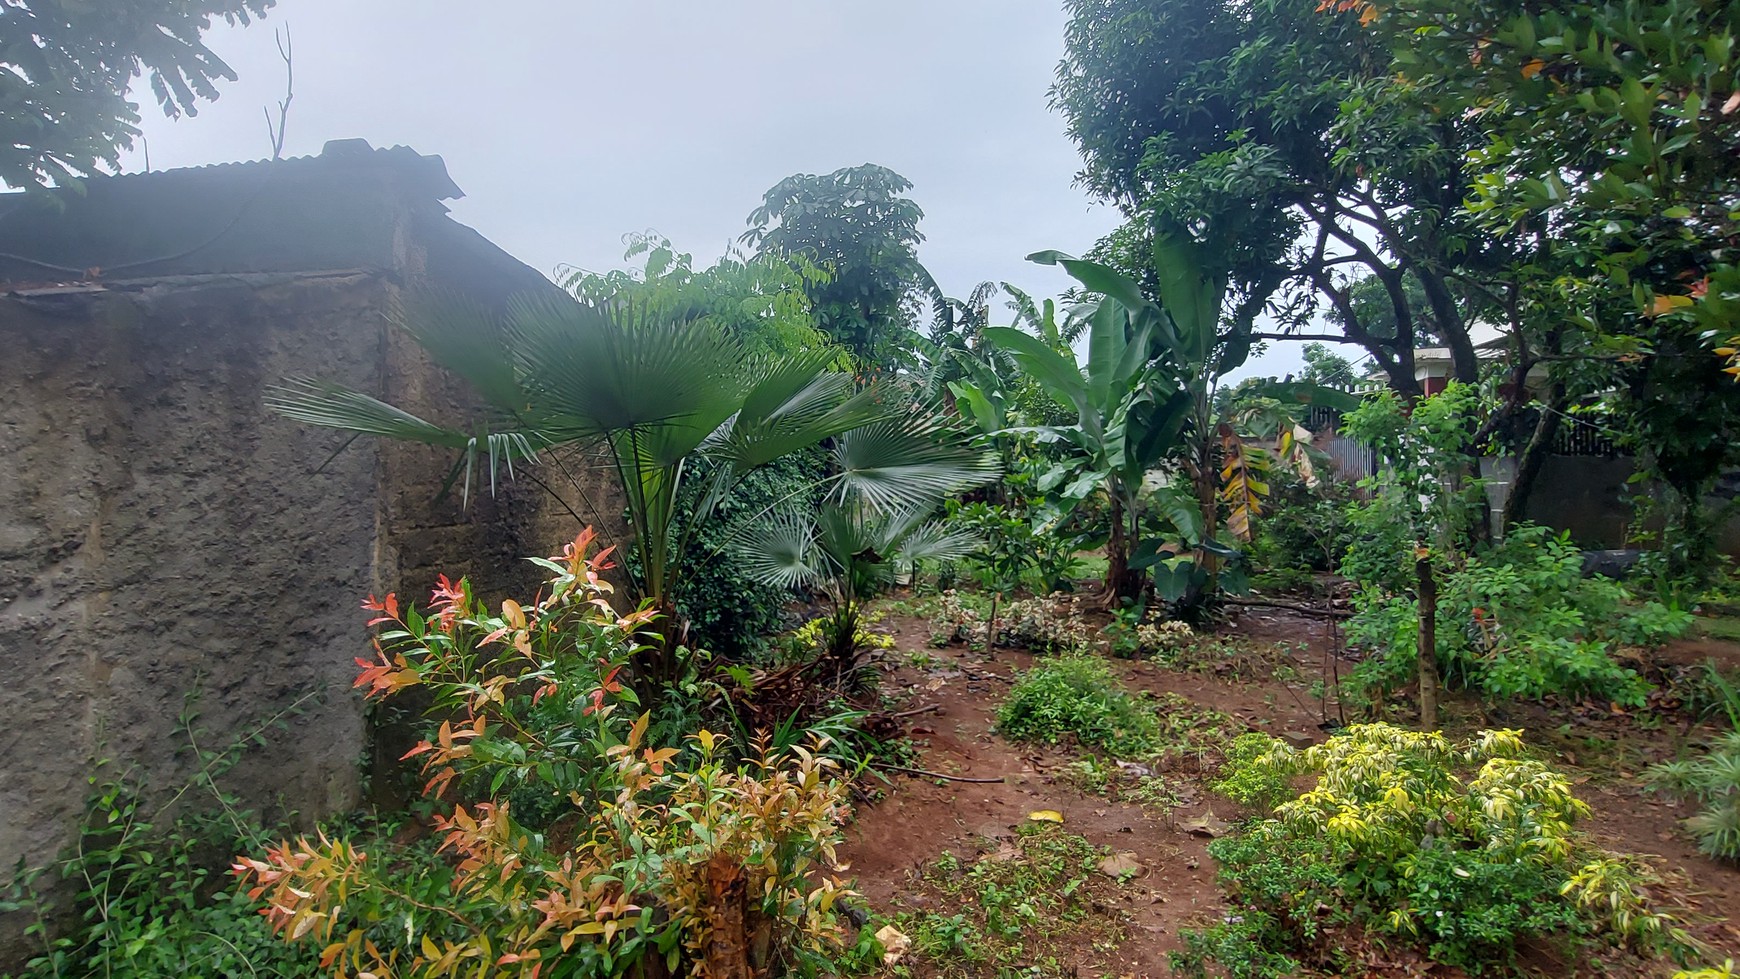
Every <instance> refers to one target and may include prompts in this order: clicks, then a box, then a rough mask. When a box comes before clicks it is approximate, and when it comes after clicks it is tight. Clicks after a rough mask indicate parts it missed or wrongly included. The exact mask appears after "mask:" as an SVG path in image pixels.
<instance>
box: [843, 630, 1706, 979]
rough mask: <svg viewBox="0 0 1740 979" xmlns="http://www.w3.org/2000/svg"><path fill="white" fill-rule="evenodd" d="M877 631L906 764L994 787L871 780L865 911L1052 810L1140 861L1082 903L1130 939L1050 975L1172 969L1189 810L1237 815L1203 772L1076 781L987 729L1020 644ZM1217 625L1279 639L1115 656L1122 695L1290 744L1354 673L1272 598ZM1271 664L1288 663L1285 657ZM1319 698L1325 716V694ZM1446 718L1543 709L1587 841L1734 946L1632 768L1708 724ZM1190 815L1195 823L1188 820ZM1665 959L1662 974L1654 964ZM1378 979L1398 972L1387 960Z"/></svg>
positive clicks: (848, 856) (1018, 665) (1186, 869)
mask: <svg viewBox="0 0 1740 979" xmlns="http://www.w3.org/2000/svg"><path fill="white" fill-rule="evenodd" d="M880 628H882V629H884V630H886V631H888V632H891V633H892V634H893V635H894V637H895V640H896V643H897V648H896V649H892V650H889V651H888V652H887V654H886V656H885V659H884V668H885V670H886V673H885V675H884V677H883V680H882V689H883V690H884V691H885V692H886V693H888V694H889V695H891V698H892V699H893V701H895V702H896V705H895V706H891V707H890V709H891V710H895V711H913V710H917V709H920V708H925V707H928V706H932V705H934V707H935V710H934V711H927V712H923V713H918V714H913V715H911V716H909V717H908V718H907V719H906V720H907V723H908V724H909V725H910V726H909V733H910V736H911V738H912V740H913V742H914V744H915V745H916V746H917V747H918V748H919V754H918V758H917V760H916V761H914V762H913V763H912V767H914V768H919V769H925V770H928V771H931V772H936V773H942V774H944V775H949V776H956V777H959V778H973V779H1001V780H1002V781H999V782H991V783H979V782H963V781H943V780H938V779H934V778H929V777H924V776H906V775H894V776H891V778H892V779H893V781H892V782H891V783H890V784H887V785H885V786H882V793H881V796H880V798H877V799H875V800H874V801H872V802H868V803H865V804H863V805H861V806H860V807H859V809H858V813H857V818H856V820H855V822H854V823H853V825H852V826H851V827H849V828H848V830H847V834H846V835H847V843H846V845H845V846H844V847H843V848H842V849H841V851H840V857H841V859H842V860H845V861H847V862H848V863H850V865H851V873H852V875H854V876H855V877H856V878H857V881H858V887H859V889H860V891H862V893H863V894H864V896H865V899H866V900H867V901H868V903H869V904H870V905H871V907H872V908H874V909H875V910H876V911H878V912H881V913H889V912H891V911H893V910H896V909H898V908H901V907H905V908H909V909H910V908H912V907H914V906H916V905H921V904H922V903H923V902H925V901H926V900H933V901H934V898H927V897H926V896H925V895H924V889H923V888H922V887H921V886H918V885H917V884H916V883H915V882H916V878H917V875H918V874H919V873H920V871H921V868H923V867H924V866H925V865H926V864H929V863H930V862H932V861H934V860H936V859H937V858H938V857H939V856H941V855H942V853H943V852H944V851H952V852H953V853H954V854H955V855H956V856H958V857H960V858H961V859H962V862H963V863H964V864H970V863H971V861H972V860H973V859H974V858H975V857H977V856H979V855H981V854H987V853H992V852H995V851H996V850H998V849H999V848H1000V847H1006V844H1007V841H1009V840H1010V839H1012V838H1013V837H1014V836H1015V834H1016V831H1017V829H1018V828H1019V827H1020V826H1021V825H1022V824H1023V823H1024V822H1026V821H1027V818H1028V814H1029V813H1030V812H1033V811H1035V810H1042V809H1052V810H1056V811H1058V812H1059V813H1061V814H1062V815H1063V818H1064V824H1063V825H1064V827H1065V829H1067V830H1068V831H1070V832H1073V833H1078V834H1081V835H1082V836H1085V837H1086V838H1087V839H1088V840H1090V841H1091V842H1093V843H1095V844H1097V845H1099V846H1103V847H1106V848H1109V849H1110V850H1111V851H1113V852H1127V851H1128V852H1134V854H1135V857H1136V859H1137V860H1138V861H1139V863H1140V865H1141V868H1142V869H1141V870H1140V871H1139V872H1138V874H1137V875H1136V877H1135V879H1134V880H1133V881H1132V882H1131V884H1130V885H1128V886H1127V887H1125V888H1122V889H1120V890H1119V891H1118V895H1119V896H1118V897H1116V898H1114V899H1112V900H1111V901H1109V902H1107V903H1105V904H1101V903H1100V901H1099V900H1098V899H1096V900H1095V902H1094V910H1095V912H1096V913H1104V914H1108V915H1115V916H1116V917H1117V919H1118V920H1119V922H1120V923H1121V924H1122V928H1123V931H1124V932H1125V933H1126V934H1128V935H1129V936H1130V937H1129V939H1128V940H1126V941H1124V942H1123V943H1122V944H1121V945H1120V946H1119V947H1117V948H1116V949H1115V950H1113V951H1111V952H1110V953H1103V952H1096V951H1095V950H1094V949H1093V948H1091V947H1089V945H1088V943H1086V942H1083V943H1081V944H1080V946H1079V947H1069V946H1068V945H1067V944H1066V945H1065V946H1064V947H1063V948H1061V949H1058V950H1054V951H1057V952H1058V954H1059V957H1060V958H1061V959H1063V960H1064V965H1065V971H1066V972H1071V971H1073V972H1075V973H1077V974H1081V975H1117V976H1131V977H1136V976H1164V975H1168V974H1170V970H1169V968H1168V966H1167V964H1166V961H1167V957H1166V953H1167V952H1168V951H1170V950H1173V949H1177V948H1179V947H1180V943H1179V938H1178V932H1179V929H1180V928H1184V927H1189V926H1192V925H1200V924H1201V923H1202V922H1204V921H1205V920H1212V919H1213V917H1214V916H1217V915H1219V914H1222V913H1224V911H1225V904H1224V899H1223V896H1222V894H1221V892H1220V889H1219V888H1218V886H1217V885H1216V883H1215V880H1214V862H1213V860H1212V859H1210V858H1209V856H1208V854H1207V844H1208V842H1209V838H1208V835H1207V829H1206V828H1205V827H1203V826H1202V821H1203V820H1207V822H1208V825H1209V827H1212V828H1215V829H1219V828H1220V826H1221V823H1222V822H1223V821H1225V822H1231V821H1233V820H1236V819H1237V818H1238V816H1239V815H1240V814H1239V812H1238V810H1237V807H1236V806H1235V805H1234V804H1232V803H1231V802H1229V801H1227V800H1225V799H1223V798H1221V797H1219V796H1217V795H1215V794H1214V793H1212V792H1211V791H1209V790H1208V788H1207V786H1206V784H1204V783H1205V782H1206V781H1208V779H1207V778H1206V777H1202V776H1198V777H1196V778H1195V779H1194V780H1193V781H1191V782H1190V783H1189V788H1187V789H1186V790H1185V791H1184V792H1183V793H1182V796H1183V800H1184V804H1183V805H1181V806H1180V807H1179V808H1178V809H1177V810H1175V812H1174V813H1173V817H1172V818H1171V819H1170V820H1168V819H1164V818H1161V817H1157V816H1154V815H1152V814H1145V813H1144V811H1143V810H1142V808H1141V807H1139V806H1136V805H1133V804H1124V803H1119V802H1112V801H1108V800H1107V799H1105V798H1103V797H1100V796H1095V795H1091V794H1088V793H1085V792H1083V791H1081V790H1080V789H1078V788H1076V787H1075V786H1073V785H1072V784H1071V783H1070V782H1069V781H1068V780H1066V779H1065V778H1063V777H1061V768H1062V766H1063V765H1065V764H1066V763H1067V762H1069V761H1070V760H1072V759H1073V758H1078V757H1080V755H1079V754H1078V753H1075V752H1072V751H1069V750H1060V749H1043V748H1035V747H1032V746H1028V745H1017V744H1011V743H1009V742H1007V741H1005V740H1003V739H1002V738H1001V737H999V736H997V735H996V734H995V733H994V727H995V719H996V710H997V707H998V705H999V704H1000V703H1001V702H1002V700H1003V698H1004V696H1005V695H1006V694H1007V692H1008V689H1009V682H1010V678H1011V677H1012V675H1013V674H1014V673H1015V672H1017V671H1019V670H1021V669H1024V668H1026V667H1027V666H1029V665H1030V664H1031V662H1032V658H1031V657H1030V656H1028V655H1027V654H1026V653H1024V652H1019V651H1013V650H1003V649H999V650H997V652H996V655H995V656H993V657H989V658H987V657H986V656H984V655H982V654H980V653H975V652H969V651H967V650H966V649H964V648H963V647H960V646H952V647H948V648H945V649H934V648H931V647H930V645H929V638H930V633H931V629H930V625H929V623H927V622H924V621H922V620H916V619H909V618H902V617H897V616H890V617H889V618H888V619H886V620H884V621H883V622H882V623H881V624H880ZM1222 635H1223V636H1231V637H1238V638H1240V639H1244V640H1248V641H1249V643H1250V645H1251V647H1252V648H1253V649H1260V650H1269V649H1274V648H1275V646H1276V644H1284V648H1283V650H1282V652H1279V653H1275V654H1269V655H1268V660H1267V664H1266V665H1258V664H1257V663H1256V661H1255V660H1253V662H1252V663H1248V664H1241V665H1239V666H1238V667H1237V668H1236V669H1232V670H1223V671H1222V672H1224V673H1227V675H1224V676H1216V675H1213V674H1212V673H1208V674H1204V673H1180V672H1175V671H1171V670H1166V669H1163V668H1161V667H1159V666H1158V665H1156V664H1152V663H1146V662H1124V661H1113V662H1114V665H1115V666H1116V667H1117V670H1118V673H1119V675H1120V676H1121V677H1122V679H1123V680H1124V682H1125V683H1126V684H1127V685H1128V686H1129V687H1130V688H1131V689H1133V690H1148V691H1153V692H1155V693H1161V692H1171V693H1176V694H1180V695H1182V696H1184V697H1186V698H1189V699H1190V701H1191V702H1192V703H1193V704H1196V705H1198V706H1201V707H1208V708H1213V709H1215V710H1219V711H1222V712H1224V713H1226V714H1229V715H1231V716H1232V717H1233V718H1235V719H1236V720H1238V721H1240V722H1242V723H1243V724H1244V725H1245V726H1247V727H1248V728H1249V729H1250V730H1262V731H1267V732H1270V733H1273V734H1276V735H1282V736H1287V737H1288V738H1289V739H1290V740H1295V741H1299V740H1303V739H1307V738H1309V739H1310V740H1314V741H1315V740H1321V739H1322V738H1324V737H1325V736H1326V734H1325V731H1324V727H1323V726H1321V725H1320V721H1322V717H1321V716H1320V714H1319V711H1320V706H1319V704H1318V703H1317V702H1316V701H1315V700H1313V699H1311V698H1310V696H1309V694H1308V693H1307V690H1308V689H1309V687H1310V685H1311V683H1312V681H1314V680H1316V679H1318V678H1320V677H1322V676H1323V675H1324V674H1325V673H1326V672H1327V671H1329V670H1331V669H1337V668H1338V669H1339V670H1341V672H1342V673H1343V674H1345V672H1346V671H1347V670H1348V669H1350V668H1351V664H1350V663H1347V662H1338V663H1330V662H1328V661H1327V660H1326V657H1325V651H1326V650H1328V649H1329V648H1331V647H1330V639H1329V625H1328V624H1327V623H1325V622H1323V621H1321V620H1316V619H1312V618H1308V617H1305V616H1301V615H1297V614H1295V613H1291V612H1287V611H1283V610H1273V609H1247V610H1244V611H1243V613H1242V614H1241V615H1240V616H1238V617H1237V619H1236V620H1235V621H1234V622H1232V623H1230V624H1229V625H1228V626H1227V627H1226V628H1225V629H1224V630H1223V632H1222ZM1733 651H1734V650H1733V647H1730V649H1729V652H1730V653H1732V652H1733ZM1683 652H1684V653H1685V654H1686V655H1689V654H1690V652H1689V651H1683ZM912 653H924V654H926V655H928V656H929V657H931V660H932V662H931V663H929V664H928V665H924V666H914V665H913V664H912V662H911V659H912V657H911V655H910V654H912ZM1277 665H1279V666H1282V667H1290V668H1291V671H1292V672H1291V674H1290V676H1289V682H1280V681H1277V680H1276V679H1274V677H1273V673H1274V667H1275V666H1277ZM1282 672H1283V675H1288V674H1287V671H1286V670H1285V669H1283V671H1282ZM1329 709H1330V712H1331V713H1333V712H1334V707H1333V705H1331V706H1330V708H1329ZM1459 709H1460V710H1459ZM1448 713H1450V715H1451V716H1452V718H1454V719H1457V720H1458V721H1465V722H1466V723H1467V724H1468V725H1469V726H1470V727H1471V728H1472V727H1474V726H1478V725H1480V724H1486V723H1503V724H1504V725H1505V726H1512V727H1522V728H1524V729H1525V730H1526V731H1528V733H1529V735H1530V737H1531V740H1537V739H1538V738H1539V737H1540V736H1541V735H1542V734H1543V732H1544V731H1545V730H1546V729H1547V728H1548V727H1549V721H1550V722H1551V724H1550V727H1551V728H1552V729H1553V741H1552V743H1553V744H1554V745H1555V746H1556V747H1558V746H1562V748H1561V757H1560V761H1561V763H1562V765H1563V766H1564V767H1566V768H1569V769H1574V770H1575V772H1574V774H1575V777H1576V778H1577V779H1578V780H1579V781H1580V782H1581V783H1582V788H1581V795H1582V797H1583V798H1584V799H1585V800H1586V801H1588V802H1589V803H1590V804H1591V805H1592V806H1593V807H1594V809H1595V811H1596V815H1595V817H1594V818H1593V819H1591V820H1590V821H1589V822H1588V824H1587V828H1588V829H1589V830H1590V832H1591V833H1592V835H1593V836H1594V837H1595V838H1596V839H1597V840H1598V841H1599V842H1600V843H1602V845H1604V846H1606V847H1608V848H1609V849H1611V850H1615V851H1617V852H1621V853H1634V854H1639V855H1642V856H1644V857H1645V858H1646V859H1647V860H1649V862H1650V863H1651V864H1653V865H1654V866H1655V867H1656V868H1657V869H1658V870H1659V871H1660V872H1661V873H1662V875H1663V877H1664V883H1663V885H1662V886H1660V887H1658V888H1657V889H1656V896H1657V898H1658V899H1660V900H1662V901H1663V902H1665V903H1668V904H1671V905H1675V906H1678V907H1681V908H1683V909H1684V911H1685V916H1686V917H1688V918H1689V920H1690V923H1691V925H1692V930H1693V932H1694V933H1695V934H1696V935H1697V936H1698V937H1699V938H1701V939H1703V940H1704V941H1706V942H1708V943H1710V944H1711V945H1712V946H1713V947H1715V948H1717V949H1723V950H1726V951H1727V953H1728V954H1734V953H1736V952H1740V930H1737V929H1736V925H1735V924H1732V923H1730V922H1731V921H1735V920H1736V919H1737V918H1740V870H1736V869H1735V868H1733V867H1730V866H1725V865H1718V864H1716V863H1714V862H1712V861H1710V860H1708V859H1706V858H1705V857H1703V856H1702V855H1700V854H1699V853H1698V852H1697V850H1696V848H1695V846H1694V845H1693V844H1692V843H1691V842H1690V840H1689V838H1688V837H1686V836H1685V834H1684V833H1683V831H1681V830H1680V828H1679V827H1678V825H1677V821H1678V820H1680V819H1683V818H1684V817H1686V816H1687V815H1689V814H1690V812H1689V811H1688V810H1687V808H1685V807H1681V806H1676V805H1674V804H1671V803H1667V802H1664V801H1662V800H1659V799H1656V798H1654V797H1651V796H1648V795H1646V794H1645V793H1644V792H1643V791H1642V789H1641V788H1640V787H1639V786H1638V784H1637V782H1636V781H1635V778H1634V776H1636V775H1637V773H1638V772H1640V771H1641V769H1642V766H1644V765H1647V764H1648V763H1651V762H1654V761H1657V760H1661V759H1664V758H1669V757H1672V756H1673V755H1674V754H1675V753H1676V752H1677V751H1678V750H1679V749H1680V747H1681V745H1682V744H1683V743H1684V739H1685V738H1686V737H1690V738H1692V739H1694V740H1695V739H1696V738H1698V737H1700V736H1703V737H1707V736H1708V734H1709V733H1710V732H1709V730H1708V729H1704V728H1694V729H1692V730H1691V731H1690V733H1689V734H1686V733H1684V729H1685V725H1684V723H1683V722H1682V723H1679V724H1676V723H1675V722H1674V721H1673V720H1668V721H1666V722H1665V723H1664V724H1662V725H1660V726H1656V727H1654V729H1653V730H1652V729H1649V727H1650V726H1651V722H1648V721H1646V720H1644V718H1643V717H1632V716H1630V715H1620V714H1613V713H1611V712H1609V711H1597V710H1591V709H1587V708H1584V709H1581V710H1572V711H1549V710H1548V709H1545V708H1542V707H1539V706H1537V705H1507V707H1506V709H1505V710H1503V711H1497V710H1494V711H1490V712H1482V711H1481V710H1480V709H1478V708H1476V707H1474V706H1472V705H1450V707H1449V710H1448ZM1483 713H1489V714H1497V715H1503V716H1483ZM1646 716H1647V715H1646ZM1567 720H1569V722H1570V725H1571V728H1570V731H1569V734H1564V733H1562V732H1561V731H1560V730H1558V726H1559V725H1563V724H1565V723H1566V721H1567ZM1604 747H1605V749H1606V750H1603V748H1604ZM1193 823H1195V824H1196V830H1195V831H1194V832H1193V831H1192V830H1191V829H1190V828H1187V827H1189V826H1190V825H1191V824H1193ZM934 910H945V909H942V908H936V909H934ZM1719 958H1720V956H1718V959H1719ZM908 964H911V962H910V959H909V960H908ZM1541 966H1542V973H1543V974H1550V975H1563V974H1565V969H1564V968H1563V967H1562V966H1557V965H1554V964H1550V963H1546V962H1542V963H1541ZM916 971H917V972H918V974H919V975H920V976H925V975H929V974H931V971H930V970H929V969H928V968H927V967H926V966H924V965H923V964H919V966H918V968H917V970H916ZM1407 971H1409V972H1412V971H1413V970H1412V969H1408V970H1407ZM1670 971H1671V970H1667V969H1665V968H1664V969H1663V970H1662V974H1664V975H1665V974H1668V972H1670ZM1385 974H1400V972H1394V973H1392V972H1390V971H1389V970H1385ZM1415 974H1418V973H1415ZM1433 974H1441V973H1437V972H1434V973H1433Z"/></svg>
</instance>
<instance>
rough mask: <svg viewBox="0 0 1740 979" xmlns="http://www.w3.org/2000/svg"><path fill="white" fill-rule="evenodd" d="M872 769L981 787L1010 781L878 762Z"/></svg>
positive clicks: (871, 764) (873, 764) (874, 763)
mask: <svg viewBox="0 0 1740 979" xmlns="http://www.w3.org/2000/svg"><path fill="white" fill-rule="evenodd" d="M870 767H871V768H880V769H882V770H883V771H885V772H901V773H903V774H906V775H919V776H923V777H924V778H940V779H946V780H948V781H950V782H976V783H978V784H981V785H990V784H991V783H993V782H1006V781H1008V779H1005V778H1001V777H999V778H967V777H966V776H965V775H944V774H943V773H942V772H932V771H927V770H925V769H923V768H906V767H904V766H901V765H883V764H879V763H877V762H871V763H870Z"/></svg>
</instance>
